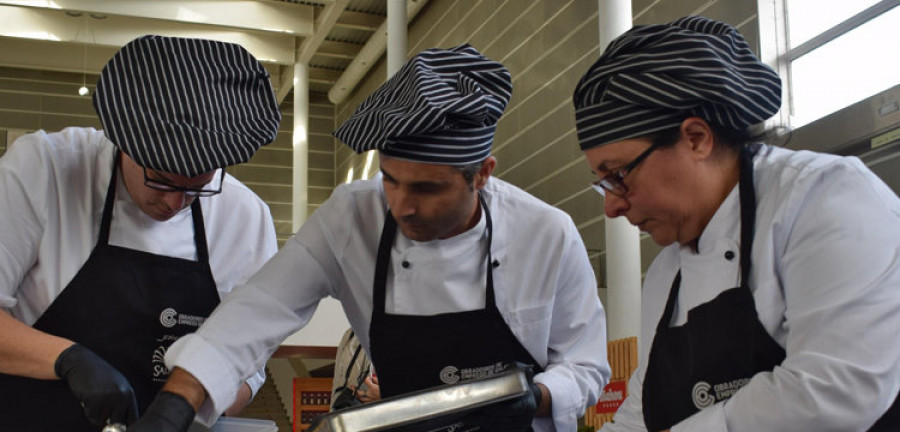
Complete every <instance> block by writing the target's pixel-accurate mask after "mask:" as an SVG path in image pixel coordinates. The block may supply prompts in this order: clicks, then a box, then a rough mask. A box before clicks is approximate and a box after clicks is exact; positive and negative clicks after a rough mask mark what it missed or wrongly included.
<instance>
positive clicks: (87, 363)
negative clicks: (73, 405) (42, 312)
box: [54, 343, 138, 425]
mask: <svg viewBox="0 0 900 432" xmlns="http://www.w3.org/2000/svg"><path fill="white" fill-rule="evenodd" d="M54 370H55V371H56V375H57V376H59V377H60V378H61V379H63V380H65V381H66V382H67V383H68V384H69V388H70V389H72V393H74V394H75V396H76V397H77V398H78V400H79V401H80V402H81V406H82V407H84V415H85V416H86V417H87V418H88V420H89V421H90V422H91V423H93V424H95V425H105V424H107V423H110V422H112V423H126V422H127V423H131V422H133V421H135V420H137V413H138V410H137V399H135V396H134V389H132V388H131V384H129V383H128V380H127V379H126V378H125V376H124V375H122V373H121V372H119V371H118V370H116V368H114V367H112V365H110V364H109V363H107V362H106V360H103V359H102V358H100V356H98V355H97V354H95V353H94V352H93V351H91V350H89V349H87V348H86V347H84V346H83V345H79V344H77V343H76V344H73V345H72V346H70V347H68V348H66V349H65V350H63V352H62V353H60V355H59V357H57V358H56V363H55V365H54Z"/></svg>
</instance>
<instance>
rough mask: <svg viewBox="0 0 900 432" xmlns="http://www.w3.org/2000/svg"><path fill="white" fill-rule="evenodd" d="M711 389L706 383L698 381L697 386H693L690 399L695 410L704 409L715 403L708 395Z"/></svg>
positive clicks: (714, 399) (711, 396) (712, 397)
mask: <svg viewBox="0 0 900 432" xmlns="http://www.w3.org/2000/svg"><path fill="white" fill-rule="evenodd" d="M710 388H712V387H711V386H710V385H709V383H708V382H704V381H698V382H697V384H694V390H693V391H692V392H691V397H692V398H693V399H694V406H695V407H697V409H701V410H702V409H703V408H706V407H708V406H710V405H712V404H714V403H716V398H715V397H714V396H713V395H711V394H709V390H710Z"/></svg>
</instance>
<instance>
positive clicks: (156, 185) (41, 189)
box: [0, 36, 281, 431]
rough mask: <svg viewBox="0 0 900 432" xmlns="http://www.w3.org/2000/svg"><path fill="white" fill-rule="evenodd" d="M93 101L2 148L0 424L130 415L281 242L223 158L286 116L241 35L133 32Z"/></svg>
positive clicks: (55, 423)
mask: <svg viewBox="0 0 900 432" xmlns="http://www.w3.org/2000/svg"><path fill="white" fill-rule="evenodd" d="M93 102H94V106H95V108H96V110H97V113H98V115H99V118H100V122H101V123H102V125H103V127H104V129H103V130H102V131H97V130H94V129H93V128H66V129H64V130H62V131H60V132H56V133H49V132H44V131H39V132H36V133H32V134H28V135H25V136H23V137H22V138H20V139H18V140H17V141H16V142H15V143H14V144H13V145H12V146H10V148H9V150H8V151H7V153H6V154H5V155H4V156H3V157H2V158H0V220H2V221H3V223H2V224H0V308H2V310H0V388H2V389H3V392H4V395H5V397H4V402H3V406H2V407H0V430H4V431H7V430H8V431H26V430H39V431H49V430H65V431H97V430H99V429H100V427H101V426H103V425H106V424H109V423H130V422H132V421H134V420H135V419H136V418H137V416H138V415H139V414H140V413H141V412H142V411H143V410H144V409H145V408H146V407H147V405H148V404H149V403H150V401H151V400H152V398H153V397H154V395H155V394H156V392H157V391H158V390H159V388H160V387H161V386H162V383H163V382H164V381H165V380H166V378H167V377H168V374H169V370H168V369H167V368H166V366H165V363H164V360H163V359H164V356H165V353H166V351H167V350H168V348H169V346H170V345H171V344H172V343H173V342H174V341H175V340H176V339H178V338H179V337H180V336H182V335H184V334H187V333H190V332H193V331H194V330H196V329H197V327H199V325H200V324H201V323H203V321H204V320H205V319H206V318H207V317H208V316H209V314H210V313H211V311H212V310H213V308H215V307H216V305H217V304H218V303H219V299H220V296H222V295H224V294H226V293H228V292H229V291H231V289H232V288H233V287H234V286H235V285H237V284H238V283H241V282H243V281H244V280H246V279H247V277H249V275H250V274H252V273H253V272H255V271H256V270H257V269H258V268H259V267H261V266H262V264H263V263H264V262H265V261H266V260H267V259H268V258H270V257H271V256H272V255H273V254H274V252H275V251H276V249H277V244H276V240H275V233H274V226H273V223H272V218H271V215H270V213H269V210H268V207H267V206H266V205H265V203H264V202H263V201H262V200H260V198H259V197H258V196H256V195H255V194H254V193H253V192H251V191H250V190H249V189H248V188H247V187H245V186H244V185H242V184H241V183H240V182H238V181H237V180H236V179H234V178H233V177H232V176H230V175H228V174H226V173H225V167H227V166H229V165H233V164H237V163H242V162H245V161H247V160H248V159H249V158H250V157H251V156H252V155H253V154H254V153H255V152H256V150H257V149H258V148H259V147H260V146H261V145H265V144H268V143H269V142H271V141H272V140H273V139H274V138H275V135H276V132H277V128H278V125H279V122H280V119H281V114H280V111H279V109H278V106H277V104H276V102H275V97H274V94H273V92H272V88H271V84H270V83H269V76H268V74H267V72H266V70H265V69H264V68H263V67H262V66H261V65H260V64H259V63H258V62H257V61H256V59H254V58H253V56H252V55H250V54H249V53H248V52H247V51H246V50H244V49H243V48H242V47H240V46H238V45H235V44H231V43H222V42H216V41H209V40H199V39H182V38H169V37H159V36H145V37H141V38H138V39H136V40H134V41H132V42H130V43H128V44H127V45H125V46H124V47H123V48H122V49H121V50H120V51H119V52H118V53H117V54H116V55H115V56H114V57H113V58H112V59H111V60H110V62H109V63H108V64H107V65H106V67H104V69H103V71H102V73H101V75H100V80H99V82H98V84H97V89H96V92H95V94H94V99H93ZM263 379H264V377H263V376H262V375H261V374H259V373H257V374H255V375H253V376H251V377H250V378H249V379H247V380H246V381H245V382H244V384H243V385H242V386H240V390H238V394H237V396H236V402H235V404H234V405H233V409H239V408H240V407H243V405H244V404H245V403H246V401H248V400H249V397H250V396H251V394H252V392H254V391H255V390H256V389H257V388H258V387H259V385H261V383H262V381H263ZM226 408H227V407H226Z"/></svg>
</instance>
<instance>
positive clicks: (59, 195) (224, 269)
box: [0, 128, 278, 393]
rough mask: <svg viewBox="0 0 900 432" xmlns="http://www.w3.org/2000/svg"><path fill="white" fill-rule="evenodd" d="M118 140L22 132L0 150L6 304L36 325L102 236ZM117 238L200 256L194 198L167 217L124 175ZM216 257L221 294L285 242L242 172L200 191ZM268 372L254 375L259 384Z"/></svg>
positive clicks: (0, 284)
mask: <svg viewBox="0 0 900 432" xmlns="http://www.w3.org/2000/svg"><path fill="white" fill-rule="evenodd" d="M114 152H115V146H114V145H113V144H112V142H110V141H109V140H108V139H106V137H105V136H104V134H103V132H102V131H97V130H95V129H93V128H66V129H64V130H62V131H61V132H56V133H48V132H44V131H38V132H35V133H32V134H28V135H24V136H22V137H21V138H19V139H18V140H16V141H15V142H14V143H13V145H11V146H10V147H9V149H7V152H6V154H4V155H3V157H2V158H0V220H2V221H3V222H2V223H0V307H2V308H4V309H5V310H6V311H7V312H9V313H10V314H12V315H13V316H14V317H16V318H18V319H19V320H21V321H22V322H24V323H25V324H28V325H33V324H34V323H35V322H36V321H37V319H38V318H40V316H41V315H42V314H43V313H44V311H45V310H47V308H48V307H49V306H50V304H51V303H52V302H53V300H55V299H56V297H57V296H58V295H59V294H60V292H62V291H63V289H64V288H65V287H66V286H67V285H68V284H69V282H70V281H71V280H72V278H74V277H75V274H76V273H77V272H78V270H80V269H81V267H82V266H83V265H84V263H85V262H86V261H87V259H88V257H89V256H90V254H91V251H92V250H93V248H94V245H95V244H96V243H97V235H98V233H99V231H100V219H101V216H102V212H103V204H104V201H105V199H106V192H107V186H108V185H109V179H110V176H111V174H112V160H113V154H114ZM117 182H118V185H117V187H116V198H115V204H114V207H113V215H112V223H111V226H110V244H113V245H116V246H122V247H126V248H130V249H136V250H141V251H145V252H151V253H155V254H159V255H168V256H172V257H176V258H183V259H189V260H195V259H196V247H195V244H194V226H193V219H192V218H191V209H190V207H188V208H186V209H184V210H182V211H181V212H180V213H178V214H177V215H175V216H174V217H173V218H172V219H170V220H168V221H165V222H159V221H156V220H154V219H152V218H151V217H150V216H147V215H146V214H145V213H144V212H143V211H142V210H141V209H140V208H138V206H137V205H136V204H135V203H134V201H132V199H131V195H130V194H129V193H128V191H127V190H126V189H125V185H124V183H123V182H122V177H121V173H120V174H119V175H118V180H117ZM199 199H200V203H201V206H202V208H203V221H204V224H205V228H206V240H207V247H208V249H209V266H210V269H211V270H212V274H213V278H214V279H215V282H216V287H217V289H218V291H219V295H220V296H223V295H225V294H226V293H228V292H230V291H231V290H232V289H233V288H234V286H235V285H237V284H238V283H239V282H243V281H245V280H246V279H247V278H248V277H249V276H250V275H252V274H253V273H254V272H255V271H256V270H257V269H259V268H260V267H261V266H262V264H263V263H265V262H266V260H268V259H269V258H270V257H271V256H272V255H274V253H275V252H276V251H277V249H278V244H277V242H276V239H275V227H274V224H273V222H272V216H271V215H270V213H269V208H268V206H266V204H265V203H264V202H263V201H262V200H261V199H260V198H259V197H258V196H256V194H254V193H253V192H252V191H251V190H250V189H248V188H247V187H246V186H244V185H243V184H241V183H240V182H239V181H237V179H235V178H234V177H232V176H230V175H227V174H226V176H225V180H224V183H223V185H222V193H221V194H218V195H215V196H212V197H202V198H199ZM263 381H264V376H263V375H261V374H260V375H258V376H256V377H254V379H252V380H250V381H248V383H249V384H250V385H251V388H252V389H253V391H254V393H255V392H256V390H257V389H258V388H259V386H260V385H261V384H262V382H263Z"/></svg>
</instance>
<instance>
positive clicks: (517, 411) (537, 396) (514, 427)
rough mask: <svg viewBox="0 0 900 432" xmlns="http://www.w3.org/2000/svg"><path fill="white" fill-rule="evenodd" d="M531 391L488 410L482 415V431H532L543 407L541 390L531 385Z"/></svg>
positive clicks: (535, 385)
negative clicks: (538, 413) (539, 408)
mask: <svg viewBox="0 0 900 432" xmlns="http://www.w3.org/2000/svg"><path fill="white" fill-rule="evenodd" d="M530 387H531V391H528V392H525V394H524V395H522V396H520V397H518V398H516V399H513V400H511V401H508V402H504V403H501V404H498V405H494V406H491V407H488V408H486V409H485V410H483V411H482V413H481V421H480V424H481V429H482V430H489V431H497V432H522V431H529V430H531V429H530V428H531V422H532V420H534V415H535V414H536V413H537V409H538V407H539V406H540V405H541V399H542V397H543V395H542V394H541V388H540V386H538V385H537V384H534V383H531V385H530Z"/></svg>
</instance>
